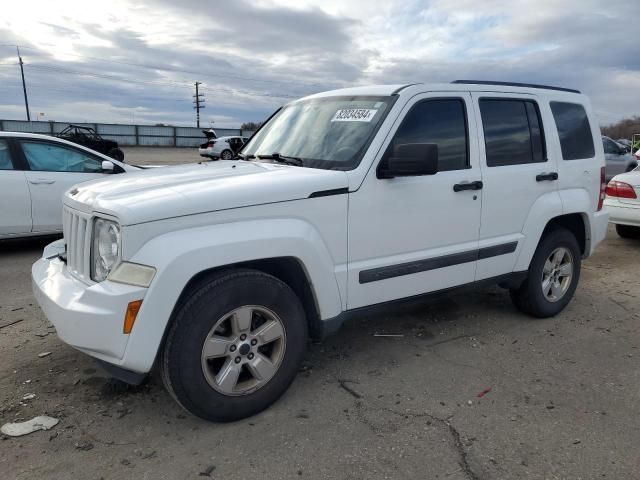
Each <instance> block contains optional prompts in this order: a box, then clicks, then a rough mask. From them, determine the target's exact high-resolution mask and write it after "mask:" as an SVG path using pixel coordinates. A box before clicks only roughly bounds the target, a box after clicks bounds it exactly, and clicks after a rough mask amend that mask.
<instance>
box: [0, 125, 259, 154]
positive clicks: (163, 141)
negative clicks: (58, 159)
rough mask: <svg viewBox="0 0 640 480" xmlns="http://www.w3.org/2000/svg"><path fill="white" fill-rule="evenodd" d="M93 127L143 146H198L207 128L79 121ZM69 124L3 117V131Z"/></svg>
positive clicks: (53, 130)
mask: <svg viewBox="0 0 640 480" xmlns="http://www.w3.org/2000/svg"><path fill="white" fill-rule="evenodd" d="M71 123H73V124H74V125H80V126H85V127H90V128H93V129H94V130H95V131H96V132H98V134H99V135H100V136H102V138H105V139H108V140H115V141H116V142H118V145H120V146H125V147H127V146H141V147H198V146H199V145H200V144H201V143H202V142H203V140H204V139H205V135H204V133H203V132H202V130H204V129H203V128H196V127H173V126H156V125H124V124H117V123H78V122H71ZM67 126H69V122H26V121H24V120H0V131H5V132H25V133H42V134H45V135H57V134H58V133H60V132H61V131H62V130H64V129H65V128H66V127H67ZM215 131H216V134H217V135H218V137H225V136H232V135H238V136H245V137H250V136H251V135H253V132H251V131H247V130H241V129H239V128H215Z"/></svg>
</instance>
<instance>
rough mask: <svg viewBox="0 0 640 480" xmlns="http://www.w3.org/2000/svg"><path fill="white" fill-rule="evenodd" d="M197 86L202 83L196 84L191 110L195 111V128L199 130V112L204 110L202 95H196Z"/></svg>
mask: <svg viewBox="0 0 640 480" xmlns="http://www.w3.org/2000/svg"><path fill="white" fill-rule="evenodd" d="M198 85H202V82H196V83H195V86H196V94H195V95H194V96H193V104H194V105H193V108H195V109H196V127H198V128H200V110H201V109H203V108H204V93H198Z"/></svg>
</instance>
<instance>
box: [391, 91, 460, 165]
mask: <svg viewBox="0 0 640 480" xmlns="http://www.w3.org/2000/svg"><path fill="white" fill-rule="evenodd" d="M405 143H435V144H436V145H438V171H439V172H444V171H447V170H461V169H464V168H468V166H469V160H468V146H467V143H468V142H467V114H466V109H465V105H464V101H463V100H462V99H458V98H443V99H436V100H424V101H422V102H420V103H418V104H416V105H414V107H413V108H412V109H411V111H410V112H409V113H408V114H407V116H406V117H405V118H404V120H403V121H402V124H401V125H400V128H398V131H397V132H396V134H395V136H394V137H393V140H392V142H391V143H390V144H389V148H388V149H387V155H385V157H386V156H388V155H389V154H390V152H392V151H393V150H394V147H395V146H396V145H402V144H405Z"/></svg>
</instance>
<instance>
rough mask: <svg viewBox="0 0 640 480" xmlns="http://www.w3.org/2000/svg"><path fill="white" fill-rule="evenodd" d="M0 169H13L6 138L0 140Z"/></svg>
mask: <svg viewBox="0 0 640 480" xmlns="http://www.w3.org/2000/svg"><path fill="white" fill-rule="evenodd" d="M0 170H13V163H12V162H11V153H10V152H9V143H8V142H7V141H6V140H0Z"/></svg>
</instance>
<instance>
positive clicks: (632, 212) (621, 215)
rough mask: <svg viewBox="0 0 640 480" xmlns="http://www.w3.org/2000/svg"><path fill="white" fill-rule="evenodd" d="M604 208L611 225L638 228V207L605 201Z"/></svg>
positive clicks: (639, 223)
mask: <svg viewBox="0 0 640 480" xmlns="http://www.w3.org/2000/svg"><path fill="white" fill-rule="evenodd" d="M604 206H605V208H606V209H607V211H608V212H609V221H610V222H611V223H616V224H620V225H631V226H634V227H640V205H635V204H632V203H622V202H620V201H618V200H609V199H607V200H605V202H604Z"/></svg>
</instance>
